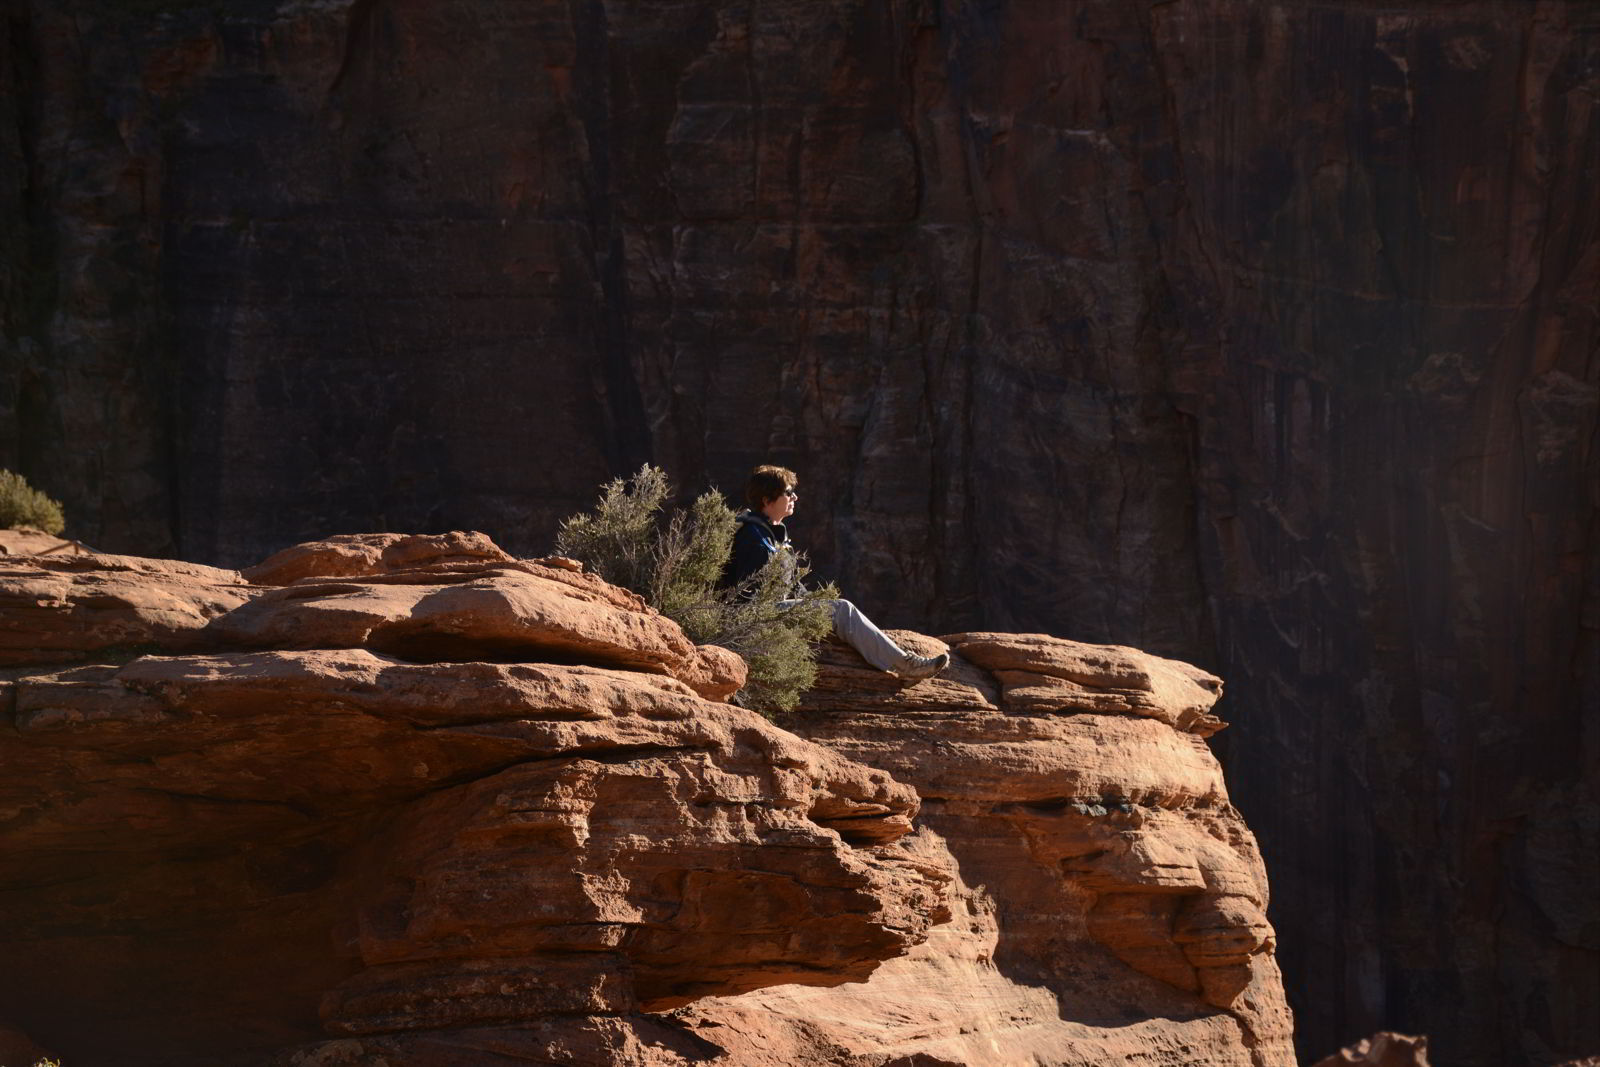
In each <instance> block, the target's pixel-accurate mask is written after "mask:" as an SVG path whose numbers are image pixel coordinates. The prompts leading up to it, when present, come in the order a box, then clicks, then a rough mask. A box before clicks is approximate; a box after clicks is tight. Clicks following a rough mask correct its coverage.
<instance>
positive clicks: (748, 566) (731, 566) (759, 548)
mask: <svg viewBox="0 0 1600 1067" xmlns="http://www.w3.org/2000/svg"><path fill="white" fill-rule="evenodd" d="M737 518H738V522H739V529H738V532H736V533H735V534H734V535H733V554H732V555H731V556H729V557H728V564H727V566H725V567H723V568H722V585H723V586H730V585H732V586H738V585H743V584H744V583H745V582H747V581H749V580H750V579H751V578H753V577H755V573H756V572H757V571H759V570H760V569H761V568H762V567H765V566H766V565H767V560H769V559H771V558H772V557H773V556H775V555H777V554H778V553H779V552H780V551H782V550H783V549H785V548H787V547H788V544H789V528H788V527H787V526H785V525H784V524H783V523H781V522H773V521H771V520H770V519H768V518H767V517H766V516H765V515H762V514H761V513H759V512H755V511H749V510H745V511H741V512H739V514H738V516H737Z"/></svg>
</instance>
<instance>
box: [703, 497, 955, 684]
mask: <svg viewBox="0 0 1600 1067" xmlns="http://www.w3.org/2000/svg"><path fill="white" fill-rule="evenodd" d="M796 481H797V479H796V478H795V473H794V471H791V470H789V469H787V468H785V467H773V466H761V467H757V468H756V469H755V471H754V473H752V474H751V475H750V480H749V481H748V482H747V483H746V484H745V490H744V496H745V502H746V503H747V504H748V505H749V507H748V508H747V509H746V510H744V511H741V512H740V513H739V515H738V521H739V529H738V532H737V533H735V534H734V537H733V554H732V556H731V557H730V558H729V560H728V563H727V566H726V567H725V568H724V569H723V572H722V576H723V578H722V584H723V585H724V586H734V587H742V586H744V585H745V583H747V582H748V581H750V579H751V578H753V577H755V574H756V572H757V571H759V570H761V568H762V567H764V566H766V565H767V561H768V560H770V559H772V558H773V557H774V556H776V555H778V554H779V553H786V554H787V553H790V552H791V549H790V547H789V530H788V527H786V526H784V524H783V520H784V519H787V518H788V517H789V516H790V515H793V514H794V506H795V502H796V501H798V500H799V499H800V497H799V494H797V493H796V492H795V489H794V487H795V483H796ZM798 603H799V601H798V600H784V601H779V606H780V607H788V606H791V605H793V604H798ZM826 603H827V604H829V605H830V606H831V608H832V610H833V632H834V633H836V634H838V635H839V637H840V638H841V639H842V640H843V641H845V643H847V644H848V645H850V647H851V648H854V649H855V650H856V651H857V652H859V653H861V656H862V658H863V659H865V660H866V661H867V662H868V663H870V664H872V665H873V666H874V667H876V668H878V669H879V670H880V671H887V672H889V673H891V674H897V675H899V676H900V677H902V678H912V679H916V678H932V677H933V676H934V675H936V674H938V673H939V672H940V671H942V670H944V669H945V668H946V667H947V666H949V665H950V653H948V652H941V653H939V654H938V655H937V656H919V655H917V654H916V653H914V652H908V651H906V650H905V649H903V648H901V647H900V646H899V645H897V644H895V642H894V640H893V639H892V638H891V637H889V635H888V634H886V633H884V632H883V631H882V630H880V629H878V627H877V626H875V625H874V624H873V622H872V620H871V619H869V618H867V617H866V616H865V615H863V614H862V613H861V612H860V610H859V609H857V608H856V606H855V605H854V604H852V603H850V601H848V600H842V599H841V600H830V601H826Z"/></svg>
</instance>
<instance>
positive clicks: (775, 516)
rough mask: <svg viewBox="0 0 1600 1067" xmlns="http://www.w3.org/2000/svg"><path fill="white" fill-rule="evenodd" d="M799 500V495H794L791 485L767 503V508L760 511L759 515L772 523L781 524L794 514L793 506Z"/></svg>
mask: <svg viewBox="0 0 1600 1067" xmlns="http://www.w3.org/2000/svg"><path fill="white" fill-rule="evenodd" d="M799 499H800V494H798V493H796V492H795V491H794V486H792V485H791V486H790V487H789V488H787V489H785V490H784V491H783V492H782V493H780V494H778V495H777V496H775V497H773V498H772V499H771V500H769V501H767V506H766V507H764V508H762V509H761V514H763V515H765V516H766V517H767V518H768V519H770V520H771V521H773V522H782V521H783V520H784V519H787V518H788V517H789V516H790V515H793V514H794V504H795V501H797V500H799Z"/></svg>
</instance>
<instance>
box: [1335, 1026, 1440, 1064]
mask: <svg viewBox="0 0 1600 1067" xmlns="http://www.w3.org/2000/svg"><path fill="white" fill-rule="evenodd" d="M1312 1067H1428V1039H1427V1038H1426V1037H1411V1036H1409V1035H1407V1034H1394V1033H1389V1032H1388V1031H1385V1032H1383V1033H1379V1034H1373V1035H1372V1036H1371V1037H1364V1038H1362V1039H1361V1040H1360V1041H1357V1042H1356V1043H1355V1044H1353V1045H1349V1046H1347V1047H1345V1048H1342V1049H1340V1050H1339V1051H1338V1052H1336V1053H1334V1054H1333V1055H1332V1056H1328V1057H1326V1058H1324V1059H1320V1060H1318V1061H1317V1062H1316V1063H1315V1064H1313V1065H1312Z"/></svg>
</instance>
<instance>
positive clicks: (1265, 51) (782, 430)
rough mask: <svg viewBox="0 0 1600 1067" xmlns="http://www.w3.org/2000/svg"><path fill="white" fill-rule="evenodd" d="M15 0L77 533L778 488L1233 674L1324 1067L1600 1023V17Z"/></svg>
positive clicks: (9, 229) (30, 379)
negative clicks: (712, 488)
mask: <svg viewBox="0 0 1600 1067" xmlns="http://www.w3.org/2000/svg"><path fill="white" fill-rule="evenodd" d="M219 8H222V9H225V11H226V16H227V17H219V14H218V10H219ZM4 10H5V15H6V17H5V18H4V19H0V49H3V50H4V53H5V56H6V60H7V62H5V63H3V64H0V70H3V72H4V73H3V75H0V76H3V77H4V78H6V79H7V80H8V82H9V84H8V86H7V91H5V92H4V93H0V101H3V102H0V116H3V121H0V159H3V160H4V161H5V163H6V164H7V165H6V166H3V167H0V235H3V237H4V238H5V239H4V240H3V241H0V276H3V278H4V280H5V284H4V292H5V296H4V298H3V307H0V315H3V317H4V336H5V342H4V348H3V349H0V360H3V363H0V464H4V465H7V466H11V467H17V468H20V469H22V470H23V471H24V472H25V473H27V474H28V475H29V476H30V477H31V478H32V479H33V480H34V481H35V482H36V483H38V484H40V485H42V486H43V487H44V488H45V489H46V490H48V491H50V492H51V493H52V494H54V495H57V496H59V497H62V498H64V499H65V500H66V502H67V504H68V512H69V514H70V515H71V516H72V517H73V520H74V523H75V526H74V530H73V532H74V534H75V535H77V536H80V537H83V538H84V539H86V540H87V541H89V542H90V543H92V544H95V545H97V546H98V547H101V548H106V549H111V550H117V551H137V552H144V553H161V554H172V553H176V552H178V551H180V549H181V552H182V554H184V555H185V556H187V557H190V558H196V559H204V560H206V561H207V562H210V563H215V564H224V565H229V566H237V565H240V564H243V563H246V562H250V561H252V560H255V559H257V558H259V557H260V556H262V555H263V554H264V553H265V552H267V551H268V550H270V549H272V548H275V547H277V546H278V545H280V544H283V543H287V542H292V541H295V540H299V539H303V538H307V537H312V536H318V535H320V534H322V533H323V532H325V531H326V530H329V529H341V528H352V529H371V528H390V527H395V526H399V527H402V528H417V529H431V530H443V529H447V528H449V527H451V526H457V525H463V526H477V527H482V528H487V529H492V530H495V531H496V532H497V533H498V534H499V535H500V536H501V539H502V540H503V541H504V542H505V543H507V544H508V545H510V546H511V547H513V548H516V549H518V550H519V551H523V552H528V551H543V550H545V549H546V548H547V547H548V543H549V539H550V536H551V534H552V533H553V530H554V526H555V523H556V521H557V520H558V519H559V518H560V517H562V516H564V515H566V514H569V513H571V512H572V511H575V510H577V509H578V508H579V507H580V506H582V505H584V504H586V503H587V502H588V500H589V499H590V497H591V495H592V493H593V490H594V486H595V485H596V484H598V483H599V482H600V481H601V480H603V479H604V478H605V477H606V476H608V475H611V474H619V473H625V472H626V471H627V470H630V469H632V468H633V467H634V466H636V465H637V463H638V462H640V461H641V460H643V459H646V458H652V459H655V460H656V461H658V462H662V463H664V464H665V465H666V466H667V467H668V468H669V469H670V470H671V472H672V473H673V474H674V475H675V476H676V477H677V479H678V481H679V482H680V483H683V484H684V486H685V488H686V489H694V488H698V486H697V485H696V484H695V483H697V482H698V481H700V480H702V479H704V480H706V481H714V482H717V483H719V484H721V485H723V486H724V487H731V486H734V485H736V484H737V483H738V481H739V479H740V478H741V477H742V475H743V474H744V472H745V471H746V470H747V469H748V467H749V466H750V465H751V464H752V463H753V462H756V461H758V460H762V459H775V460H778V461H780V462H784V463H787V464H788V465H790V466H793V467H796V468H798V469H800V470H801V471H802V473H803V474H804V476H805V481H804V483H803V486H802V488H803V491H804V493H805V497H806V500H805V501H804V502H803V504H802V509H801V513H800V515H799V516H798V517H797V529H800V530H802V531H803V536H804V540H805V541H806V543H807V544H808V545H809V546H810V547H811V549H812V550H813V552H814V555H815V557H816V559H817V561H818V563H819V564H820V565H821V569H822V571H823V572H824V573H827V574H830V576H836V577H839V578H840V579H842V580H843V581H844V583H845V585H846V587H847V588H848V589H849V591H850V593H851V594H852V595H853V596H855V597H856V598H857V599H858V600H859V601H860V602H861V603H862V604H863V605H866V606H868V607H870V608H871V609H872V612H873V614H874V615H875V616H876V617H878V618H879V619H880V620H883V621H886V622H891V623H893V622H915V623H916V624H917V625H920V626H925V627H928V628H935V629H941V630H945V629H949V630H954V629H969V628H972V627H977V626H984V627H995V628H999V629H1004V630H1018V631H1029V632H1031V631H1048V632H1053V633H1071V634H1073V635H1075V636H1078V637H1081V638H1084V639H1086V640H1091V641H1102V642H1118V643H1129V644H1135V645H1138V646H1139V647H1143V648H1149V649H1152V650H1154V651H1157V652H1160V653H1163V654H1166V655H1172V656H1178V657H1181V658H1183V659H1185V660H1190V661H1193V662H1198V663H1201V664H1203V665H1205V666H1207V667H1208V668H1210V669H1212V670H1214V671H1216V672H1217V673H1219V674H1221V675H1224V676H1226V677H1227V678H1228V679H1229V680H1230V685H1231V690H1230V700H1231V702H1232V708H1231V710H1230V711H1229V712H1228V715H1229V718H1230V719H1232V720H1233V721H1234V722H1235V723H1236V724H1237V727H1238V728H1237V729H1236V730H1235V731H1234V732H1233V734H1234V736H1232V737H1230V738H1228V739H1227V740H1226V741H1225V742H1224V744H1223V746H1222V751H1223V755H1224V756H1225V758H1227V759H1228V760H1229V762H1230V763H1231V764H1232V766H1233V767H1234V770H1235V774H1236V778H1235V795H1236V798H1237V800H1238V802H1239V804H1240V806H1241V807H1242V808H1243V809H1244V810H1245V811H1246V812H1247V813H1249V814H1250V815H1251V818H1252V821H1253V825H1254V826H1255V827H1256V828H1257V830H1258V831H1259V832H1260V833H1261V835H1262V841H1263V847H1264V848H1265V849H1266V851H1267V854H1268V855H1269V856H1270V857H1271V858H1272V860H1273V862H1274V865H1275V867H1276V870H1277V872H1278V873H1277V877H1278V878H1279V881H1280V886H1281V887H1282V889H1283V890H1284V891H1283V892H1281V893H1280V894H1279V902H1278V904H1277V905H1276V907H1277V914H1276V915H1275V921H1276V924H1277V925H1278V927H1279V928H1280V929H1282V930H1285V931H1288V932H1289V933H1290V935H1291V936H1289V937H1288V938H1287V939H1286V949H1285V965H1286V967H1287V968H1288V971H1289V973H1290V977H1291V987H1292V988H1293V989H1294V990H1296V992H1297V999H1298V1000H1299V1002H1300V1004H1301V1007H1302V1011H1301V1016H1300V1017H1301V1020H1302V1026H1303V1032H1304V1034H1305V1036H1306V1043H1305V1047H1304V1051H1305V1052H1306V1053H1307V1056H1308V1058H1309V1057H1311V1056H1315V1055H1322V1054H1324V1053H1325V1052H1326V1050H1327V1049H1329V1048H1335V1047H1339V1046H1340V1045H1343V1044H1345V1043H1347V1042H1348V1041H1350V1040H1351V1039H1353V1038H1355V1037H1358V1036H1360V1035H1362V1034H1367V1033H1371V1032H1373V1031H1375V1030H1378V1029H1380V1028H1382V1027H1398V1028H1401V1029H1404V1030H1407V1031H1409V1032H1427V1033H1431V1034H1433V1035H1434V1036H1435V1044H1434V1048H1435V1050H1436V1051H1437V1053H1438V1054H1439V1055H1440V1056H1441V1057H1442V1058H1445V1059H1448V1060H1450V1061H1451V1062H1459V1063H1467V1064H1480V1065H1483V1067H1487V1065H1490V1064H1498V1063H1502V1062H1546V1061H1548V1060H1550V1059H1552V1058H1558V1057H1560V1056H1574V1055H1584V1054H1588V1053H1589V1052H1591V1051H1592V1050H1593V1049H1594V1048H1595V1047H1597V1046H1600V1029H1597V1027H1600V1021H1597V1016H1596V1014H1595V1013H1594V1012H1593V1011H1592V1010H1591V1008H1592V1005H1593V1004H1594V1003H1595V1002H1596V1001H1597V1000H1600V987H1597V984H1596V982H1597V979H1596V977H1595V976H1596V974H1600V968H1597V967H1596V965H1595V960H1596V953H1597V952H1600V944H1597V943H1596V940H1595V935H1594V925H1593V920H1594V912H1593V908H1592V905H1591V902H1592V901H1593V900H1594V899H1595V897H1596V895H1597V890H1600V869H1597V868H1596V861H1595V859H1594V857H1596V856H1597V855H1600V843H1597V841H1596V837H1595V833H1596V831H1595V827H1596V826H1597V825H1600V822H1597V815H1596V813H1597V812H1600V797H1597V796H1596V793H1595V787H1594V785H1593V782H1594V781H1595V779H1596V777H1597V775H1600V771H1597V769H1596V768H1597V765H1600V754H1597V748H1596V740H1595V735H1594V731H1593V730H1592V729H1590V728H1588V727H1587V726H1586V725H1585V719H1584V718H1583V717H1582V715H1581V714H1580V713H1581V712H1583V711H1585V710H1586V709H1591V708H1593V707H1596V706H1600V691H1597V689H1596V686H1597V684H1600V683H1597V681H1596V679H1597V677H1600V671H1597V670H1596V669H1595V668H1594V666H1593V664H1595V663H1596V662H1600V627H1597V626H1596V624H1595V622H1594V619H1595V617H1596V613H1597V611H1600V608H1597V605H1600V551H1597V548H1596V544H1595V538H1596V533H1595V530H1596V529H1597V525H1596V522H1595V514H1596V507H1597V502H1596V497H1595V492H1596V489H1595V487H1596V486H1597V485H1600V468H1597V463H1600V459H1597V455H1600V453H1597V449H1596V447H1595V444H1594V442H1595V433H1596V425H1597V422H1596V420H1597V412H1600V403H1597V399H1596V397H1597V394H1600V386H1597V374H1600V370H1597V369H1596V367H1597V364H1596V362H1595V359H1594V356H1593V353H1594V351H1595V346H1596V317H1595V314H1594V304H1595V298H1594V294H1595V292H1596V291H1597V290H1600V276H1597V271H1600V253H1597V249H1600V245H1597V241H1600V237H1597V234H1600V222H1597V211H1600V201H1597V200H1596V198H1595V197H1594V196H1593V195H1592V190H1593V189H1594V188H1596V186H1597V185H1600V174H1597V173H1596V166H1597V164H1596V162H1595V160H1596V158H1597V153H1596V148H1595V146H1596V144H1597V143H1600V110H1597V109H1596V108H1595V106H1594V100H1595V98H1596V94H1597V92H1600V85H1597V79H1600V73H1597V72H1600V58H1597V52H1596V49H1597V48H1600V33H1597V32H1596V18H1597V15H1596V11H1595V8H1594V6H1593V5H1591V4H1583V3H1565V2H1555V0H1529V2H1525V3H1506V2H1499V0H1464V2H1443V0H1440V2H1433V0H1416V2H1413V3H1395V4H1385V5H1375V4H1371V3H1367V2H1364V0H1347V2H1338V0H1330V2H1311V0H1276V2H1259V0H1184V2H1181V3H1153V2H1152V3H1130V2H1126V0H1074V2H1070V3H1062V2H1059V0H1011V2H1008V3H1005V4H955V3H947V2H941V0H928V2H925V0H895V2H890V3H868V2H866V0H805V2H773V0H765V2H762V3H752V4H743V3H730V2H689V3H683V4H673V5H662V4H659V3H631V2H618V0H612V2H607V3H585V4H579V5H566V6H560V5H554V6H552V5H534V4H529V3H523V2H520V0H371V2H368V0H348V2H346V0H329V2H326V3H270V2H267V0H237V2H230V3H228V4H226V5H217V4H211V5H196V6H195V7H193V8H192V9H190V8H187V7H186V6H185V5H182V4H178V3H172V4H165V3H159V2H148V3H146V2H141V3H138V4H134V3H127V4H120V3H94V4H89V3H81V4H80V3H68V2H65V0H61V2H57V0H52V2H48V3H47V2H44V0H10V2H9V3H8V4H6V6H5V8H4ZM1351 783H1360V785H1359V787H1354V788H1353V787H1352V786H1351Z"/></svg>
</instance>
